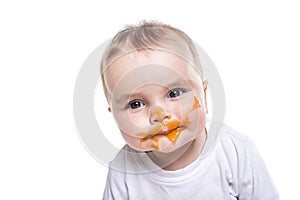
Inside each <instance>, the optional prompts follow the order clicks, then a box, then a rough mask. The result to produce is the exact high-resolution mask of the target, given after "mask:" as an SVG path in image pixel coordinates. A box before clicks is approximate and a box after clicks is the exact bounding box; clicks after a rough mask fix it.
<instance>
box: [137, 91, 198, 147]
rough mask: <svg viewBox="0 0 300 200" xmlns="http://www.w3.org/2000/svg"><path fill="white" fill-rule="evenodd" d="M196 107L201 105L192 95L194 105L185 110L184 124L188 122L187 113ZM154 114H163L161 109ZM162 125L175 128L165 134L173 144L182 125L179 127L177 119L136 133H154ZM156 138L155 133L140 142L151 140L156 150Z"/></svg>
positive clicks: (158, 115)
mask: <svg viewBox="0 0 300 200" xmlns="http://www.w3.org/2000/svg"><path fill="white" fill-rule="evenodd" d="M197 108H201V105H200V103H199V99H198V98H197V97H196V96H194V105H193V107H192V108H191V109H190V110H188V111H187V113H186V116H185V121H184V124H188V123H190V121H189V117H188V114H189V113H190V112H192V111H194V110H195V109H197ZM154 115H155V116H156V117H160V116H163V110H162V109H157V110H155V111H154ZM163 126H166V127H167V128H168V130H173V129H175V130H173V131H171V132H170V133H168V134H166V135H165V136H166V137H167V138H168V140H170V141H171V142H172V143H173V144H175V143H176V141H177V139H178V137H179V133H180V132H181V130H182V127H180V121H178V120H172V121H167V122H164V123H162V124H159V125H157V126H156V127H154V128H152V129H150V130H149V131H148V132H147V133H145V132H140V133H138V135H139V136H146V135H154V134H156V133H159V131H160V130H161V129H162V128H163ZM178 127H179V128H178ZM158 139H159V138H158V137H157V136H156V135H154V136H153V137H150V138H142V139H140V143H143V142H145V141H147V140H152V141H154V144H152V145H151V147H152V148H154V149H156V150H158Z"/></svg>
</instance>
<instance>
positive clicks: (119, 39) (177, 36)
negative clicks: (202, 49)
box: [100, 21, 203, 102]
mask: <svg viewBox="0 0 300 200" xmlns="http://www.w3.org/2000/svg"><path fill="white" fill-rule="evenodd" d="M148 50H162V51H168V52H171V53H173V54H176V55H178V56H180V57H181V58H183V59H184V60H186V61H187V62H189V63H190V64H191V65H192V66H194V67H195V69H196V71H198V72H199V74H200V76H201V78H202V80H203V70H202V67H201V64H200V59H199V55H198V53H197V49H196V47H195V45H194V43H193V41H192V40H191V38H190V37H189V36H188V35H187V34H186V33H184V32H183V31H181V30H179V29H177V28H174V27H172V26H170V25H167V24H163V23H160V22H157V21H142V22H141V23H139V24H138V25H128V26H126V27H125V28H124V29H122V30H121V31H119V32H118V33H117V34H116V35H115V36H114V37H113V38H112V40H111V41H110V43H109V44H108V45H107V47H106V50H105V51H104V54H103V56H102V59H101V63H100V71H101V80H102V85H103V90H104V94H105V96H106V99H107V101H108V102H109V98H108V96H109V93H108V89H107V84H106V81H105V76H104V72H105V70H106V69H107V68H108V66H109V65H111V64H112V63H113V61H114V60H116V59H117V58H119V57H121V56H122V55H124V54H127V53H129V52H132V51H145V52H146V51H148Z"/></svg>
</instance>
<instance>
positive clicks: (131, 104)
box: [128, 100, 145, 110]
mask: <svg viewBox="0 0 300 200" xmlns="http://www.w3.org/2000/svg"><path fill="white" fill-rule="evenodd" d="M144 105H145V104H144V103H143V102H142V101H140V100H132V101H130V102H129V104H128V108H130V109H133V110H134V109H137V108H140V107H143V106H144Z"/></svg>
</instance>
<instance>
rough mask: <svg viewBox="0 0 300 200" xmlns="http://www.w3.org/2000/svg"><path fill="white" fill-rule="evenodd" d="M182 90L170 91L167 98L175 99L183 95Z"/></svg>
mask: <svg viewBox="0 0 300 200" xmlns="http://www.w3.org/2000/svg"><path fill="white" fill-rule="evenodd" d="M183 92H184V91H183V90H182V89H172V90H171V91H170V92H169V94H168V96H167V97H168V98H176V97H179V96H180V95H182V94H183Z"/></svg>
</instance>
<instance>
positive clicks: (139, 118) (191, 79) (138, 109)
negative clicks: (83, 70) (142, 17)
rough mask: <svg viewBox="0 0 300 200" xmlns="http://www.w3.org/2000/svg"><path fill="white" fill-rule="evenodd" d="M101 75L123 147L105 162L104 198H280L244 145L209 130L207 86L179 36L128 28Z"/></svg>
mask: <svg viewBox="0 0 300 200" xmlns="http://www.w3.org/2000/svg"><path fill="white" fill-rule="evenodd" d="M101 73H102V83H103V88H104V93H105V96H106V98H107V101H108V103H109V108H108V110H109V112H111V113H112V114H113V116H114V118H115V120H116V122H117V124H118V127H119V129H120V132H121V134H122V136H123V138H124V139H125V141H126V143H127V144H126V145H125V146H124V147H123V148H122V150H121V151H120V152H119V153H118V155H117V156H116V157H115V159H114V160H113V161H112V162H111V163H110V169H109V174H108V177H107V183H106V188H105V191H104V196H103V199H104V200H109V199H116V200H119V199H137V200H140V199H155V200H159V199H161V200H166V199H176V200H177V199H190V200H192V199H216V200H221V199H239V200H246V199H269V200H276V199H278V195H277V192H276V189H275V187H274V185H273V183H272V180H271V178H270V176H269V174H268V172H267V169H266V167H265V165H264V163H263V161H262V159H261V157H260V156H259V154H258V152H257V151H256V149H255V147H254V145H253V144H252V142H251V141H250V140H249V139H247V138H246V137H245V136H242V135H240V134H239V133H236V132H235V131H233V130H231V129H230V128H228V127H226V126H223V128H222V129H221V130H220V131H218V133H216V131H215V132H213V130H212V131H208V130H207V128H206V127H207V123H208V122H207V119H206V114H207V112H208V110H207V101H206V93H207V81H206V80H205V77H204V75H203V71H202V68H201V64H200V59H199V55H198V52H197V49H196V47H195V45H194V43H193V41H192V40H191V39H190V38H189V37H188V36H187V35H186V34H185V33H184V32H182V31H180V30H178V29H176V28H174V27H171V26H169V25H166V24H162V23H158V22H142V23H141V24H139V25H137V26H128V27H126V28H125V29H123V30H121V31H120V32H119V33H117V35H116V36H115V37H114V38H113V39H112V40H111V42H110V44H109V45H108V46H107V49H106V51H105V52H104V54H103V56H102V61H101ZM112 134H113V133H112ZM212 144H213V145H212Z"/></svg>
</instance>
